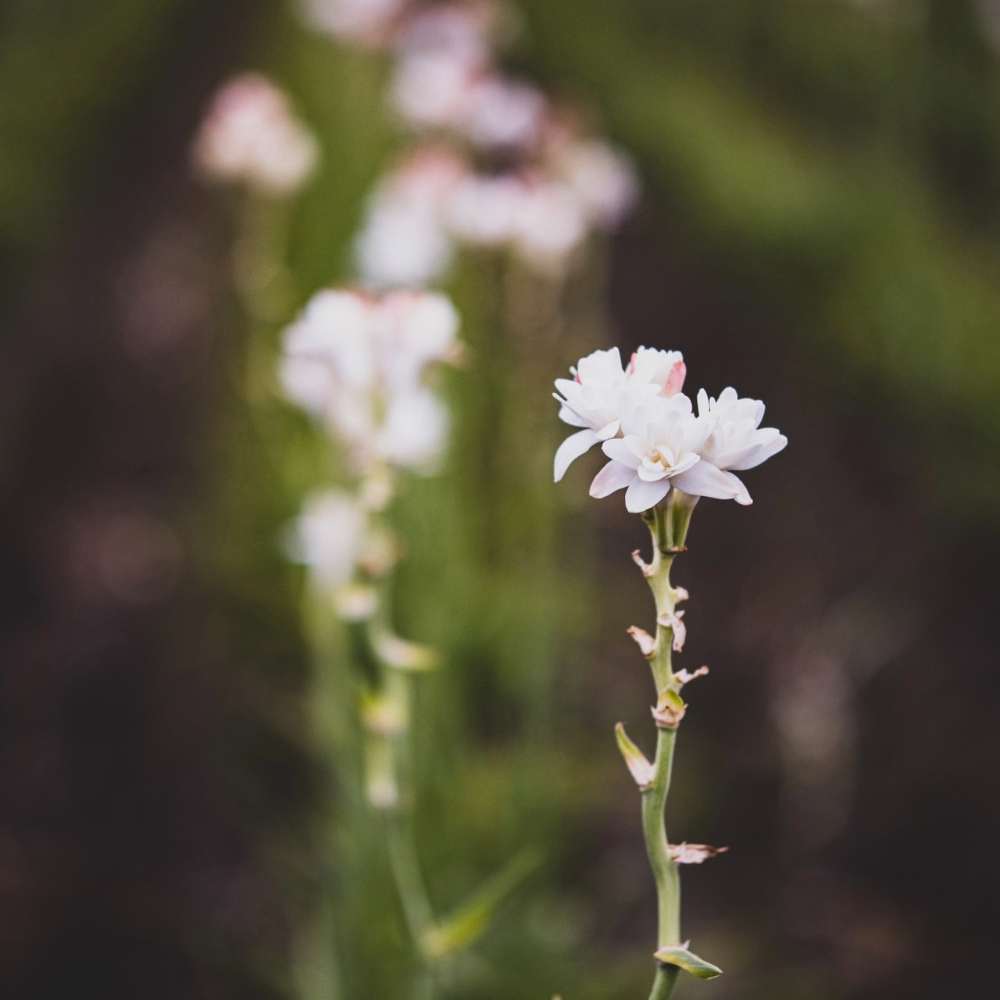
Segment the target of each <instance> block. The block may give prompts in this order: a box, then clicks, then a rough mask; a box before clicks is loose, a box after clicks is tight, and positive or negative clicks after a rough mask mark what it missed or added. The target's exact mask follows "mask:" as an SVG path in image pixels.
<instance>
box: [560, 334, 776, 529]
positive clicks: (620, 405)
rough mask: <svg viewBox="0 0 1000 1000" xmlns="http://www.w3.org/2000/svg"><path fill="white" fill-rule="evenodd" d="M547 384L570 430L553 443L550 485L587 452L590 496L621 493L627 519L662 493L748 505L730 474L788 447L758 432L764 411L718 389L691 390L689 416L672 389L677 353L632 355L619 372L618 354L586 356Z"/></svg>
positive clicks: (769, 430) (679, 374) (678, 377)
mask: <svg viewBox="0 0 1000 1000" xmlns="http://www.w3.org/2000/svg"><path fill="white" fill-rule="evenodd" d="M571 373H572V375H573V378H572V379H557V380H556V389H557V390H558V392H557V393H556V400H557V401H558V403H559V404H560V406H559V416H560V418H561V419H562V420H563V421H565V422H566V423H567V424H570V425H571V426H573V427H579V428H581V430H578V431H577V432H576V433H575V434H571V435H570V436H569V437H568V438H567V439H566V440H565V441H564V442H563V443H562V445H560V447H559V450H558V451H557V452H556V458H555V478H556V481H558V480H560V479H562V477H563V475H564V474H565V472H566V469H567V468H568V467H569V465H570V464H571V463H572V462H573V461H574V460H575V459H577V458H579V457H580V456H581V455H583V454H584V453H585V452H587V451H589V450H590V449H591V448H592V447H593V446H594V445H595V444H600V445H601V449H602V450H603V452H604V454H605V455H606V456H607V458H608V459H609V461H608V463H607V464H606V465H605V466H604V468H603V469H601V471H600V472H599V473H598V474H597V476H596V477H595V478H594V481H593V483H592V484H591V487H590V495H591V496H594V497H606V496H608V495H610V494H611V493H614V492H616V491H617V490H622V489H624V490H625V506H626V508H627V509H628V510H629V511H630V512H631V513H641V512H643V511H646V510H649V509H650V508H652V507H655V506H656V505H657V504H658V503H660V501H662V500H663V499H665V498H666V496H667V494H668V493H669V492H670V490H671V489H672V488H673V489H677V490H679V491H681V492H683V493H686V494H688V495H690V496H693V497H715V498H716V499H720V500H735V501H736V502H737V503H741V504H749V503H751V502H752V501H751V499H750V494H749V493H748V492H747V488H746V487H745V486H744V485H743V482H742V480H740V479H739V477H738V476H736V475H734V472H741V471H743V470H745V469H753V468H755V467H756V466H758V465H760V464H761V463H762V462H764V461H766V460H767V459H769V458H770V457H771V456H772V455H776V454H777V453H778V452H779V451H781V450H782V449H783V448H784V447H785V445H786V444H788V439H787V438H786V437H785V436H784V435H783V434H781V433H780V432H779V431H778V430H777V429H776V428H774V427H761V426H760V424H761V421H762V420H763V419H764V404H763V403H762V402H761V401H760V400H758V399H746V398H740V396H739V395H738V394H737V392H736V390H735V389H733V388H727V389H724V390H723V391H722V393H721V394H720V396H719V397H718V399H715V398H712V397H710V396H709V395H708V394H707V393H706V392H705V390H704V389H701V390H699V392H698V397H697V399H698V409H697V413H696V412H695V410H694V407H693V405H692V403H691V400H690V399H689V398H688V397H687V396H686V395H684V393H683V392H682V391H681V390H682V389H683V387H684V380H685V377H686V374H687V370H686V367H685V365H684V359H683V357H682V356H681V354H680V353H679V352H678V351H660V350H655V349H653V348H648V347H640V348H639V350H638V351H636V352H635V354H633V355H632V358H631V360H630V361H629V363H628V365H627V366H623V365H622V360H621V355H620V354H619V352H618V348H617V347H615V348H612V349H611V350H609V351H595V352H594V353H593V354H589V355H588V356H587V357H585V358H581V359H580V361H579V362H578V364H577V365H576V367H575V368H572V369H571Z"/></svg>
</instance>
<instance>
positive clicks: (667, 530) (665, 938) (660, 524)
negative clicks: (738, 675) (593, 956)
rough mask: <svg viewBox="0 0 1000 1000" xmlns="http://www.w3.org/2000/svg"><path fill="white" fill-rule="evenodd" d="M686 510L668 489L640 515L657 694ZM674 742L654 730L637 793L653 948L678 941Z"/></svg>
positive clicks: (659, 994)
mask: <svg viewBox="0 0 1000 1000" xmlns="http://www.w3.org/2000/svg"><path fill="white" fill-rule="evenodd" d="M686 501H687V502H686ZM692 510H693V504H692V503H690V502H689V501H688V498H681V499H680V501H679V502H678V500H677V499H676V498H675V496H674V495H673V494H671V498H670V502H669V503H668V504H667V505H665V506H663V507H657V508H655V509H654V510H653V511H652V512H651V513H650V514H649V515H646V516H645V520H646V523H647V525H648V526H649V530H650V534H651V535H652V539H653V562H652V564H651V573H650V575H649V577H648V580H649V586H650V589H651V590H652V592H653V597H654V599H655V601H656V616H657V626H656V650H655V652H654V654H653V657H652V660H651V663H650V666H651V667H652V670H653V680H654V682H655V684H656V694H657V698H660V697H661V696H662V695H663V694H664V693H665V692H674V693H677V694H679V692H680V685H679V684H678V683H677V682H676V680H675V679H674V673H673V665H672V657H673V641H674V630H673V628H672V627H671V626H669V625H664V624H662V622H661V621H660V619H663V618H665V617H669V616H670V615H673V614H674V611H675V609H676V606H677V591H676V590H674V588H673V586H672V585H671V582H670V568H671V566H672V565H673V561H674V558H675V557H676V555H677V553H678V551H679V550H682V549H683V546H684V541H685V539H686V538H687V529H688V524H689V523H690V520H691V512H692ZM676 742H677V729H676V728H673V729H666V728H659V729H657V739H656V758H655V761H654V778H653V782H652V784H651V785H650V786H649V788H647V789H646V790H645V791H644V792H643V795H642V831H643V836H644V837H645V840H646V852H647V854H648V855H649V864H650V867H651V868H652V870H653V878H654V879H655V881H656V898H657V916H658V929H657V938H656V941H657V949H660V948H669V947H672V946H675V945H679V944H680V943H681V915H680V914H681V881H680V873H679V871H678V868H677V865H676V864H675V863H674V861H673V859H672V858H671V857H670V848H669V841H668V839H667V826H666V815H665V814H666V805H667V795H668V793H669V791H670V777H671V773H672V771H673V761H674V748H675V745H676ZM678 972H679V970H678V969H677V967H676V966H668V965H663V964H662V963H660V964H658V965H657V970H656V978H655V980H654V982H653V990H652V993H650V997H649V1000H669V998H670V997H671V996H672V994H673V992H674V988H675V986H676V984H677V976H678Z"/></svg>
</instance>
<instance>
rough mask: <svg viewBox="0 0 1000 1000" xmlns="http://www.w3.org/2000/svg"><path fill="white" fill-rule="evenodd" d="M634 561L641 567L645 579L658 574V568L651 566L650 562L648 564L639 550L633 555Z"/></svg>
mask: <svg viewBox="0 0 1000 1000" xmlns="http://www.w3.org/2000/svg"><path fill="white" fill-rule="evenodd" d="M632 561H633V562H634V563H635V564H636V566H638V567H639V569H641V570H642V575H643V576H645V577H650V576H652V575H653V574H654V573H655V572H656V567H654V566H651V565H650V564H649V563H648V562H646V561H645V560H644V559H643V558H642V556H641V555H640V554H639V550H638V549H636V550H635V552H633V553H632Z"/></svg>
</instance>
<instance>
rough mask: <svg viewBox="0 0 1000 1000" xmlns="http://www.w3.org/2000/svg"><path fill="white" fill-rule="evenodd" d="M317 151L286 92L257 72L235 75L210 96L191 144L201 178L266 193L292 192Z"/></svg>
mask: <svg viewBox="0 0 1000 1000" xmlns="http://www.w3.org/2000/svg"><path fill="white" fill-rule="evenodd" d="M318 155H319V147H318V145H317V143H316V139H315V137H314V136H313V134H312V133H311V132H310V131H309V130H308V128H306V126H305V125H304V124H303V123H302V122H301V121H300V120H299V119H298V118H297V117H296V116H295V115H294V113H293V112H292V108H291V104H290V102H289V99H288V96H287V95H286V94H285V93H284V91H282V90H280V89H279V88H278V87H276V86H275V85H274V84H273V83H271V81H270V80H268V79H267V78H266V77H264V76H261V75H260V74H259V73H247V74H244V75H242V76H238V77H236V78H235V79H233V80H231V81H230V82H229V83H227V84H226V85H225V86H224V87H223V88H222V89H221V90H220V91H219V92H218V93H217V94H216V95H215V98H214V99H213V101H212V104H211V106H210V108H209V111H208V114H207V115H206V116H205V119H204V121H203V122H202V125H201V128H200V129H199V132H198V135H197V137H196V139H195V144H194V159H195V163H196V165H197V167H198V169H199V170H200V171H201V173H202V174H203V175H204V176H205V177H207V178H209V179H211V180H216V181H224V182H236V183H243V184H246V185H247V186H249V187H250V188H251V189H253V190H255V191H257V192H258V193H261V194H267V195H282V194H289V193H291V192H292V191H295V190H296V189H297V188H298V187H299V186H301V184H302V183H303V182H304V181H305V180H306V178H307V177H308V176H309V175H310V173H311V172H312V171H313V169H314V168H315V166H316V163H317V160H318Z"/></svg>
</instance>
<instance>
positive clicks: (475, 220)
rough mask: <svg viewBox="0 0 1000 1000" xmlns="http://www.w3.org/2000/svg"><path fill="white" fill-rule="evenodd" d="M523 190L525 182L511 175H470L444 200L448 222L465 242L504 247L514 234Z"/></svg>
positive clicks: (453, 233)
mask: <svg viewBox="0 0 1000 1000" xmlns="http://www.w3.org/2000/svg"><path fill="white" fill-rule="evenodd" d="M523 193H524V187H523V185H522V183H521V182H520V181H519V180H518V179H517V178H516V177H513V176H511V175H509V174H499V175H497V176H484V175H480V174H469V175H467V176H466V177H464V178H462V180H461V181H459V182H458V184H456V185H455V187H454V189H453V190H452V191H451V192H450V193H449V195H448V196H447V198H446V200H445V202H444V209H443V211H444V221H445V225H446V226H447V227H448V231H449V232H450V233H451V234H452V235H453V236H454V237H455V238H456V239H458V240H461V241H462V242H464V243H471V244H473V245H475V246H500V245H502V244H504V243H507V242H508V241H509V240H510V239H511V238H512V237H513V234H514V224H515V219H516V218H517V215H518V210H519V207H520V203H521V198H522V195H523Z"/></svg>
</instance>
